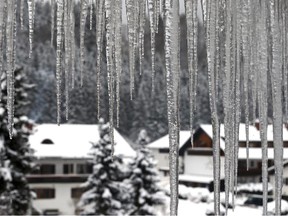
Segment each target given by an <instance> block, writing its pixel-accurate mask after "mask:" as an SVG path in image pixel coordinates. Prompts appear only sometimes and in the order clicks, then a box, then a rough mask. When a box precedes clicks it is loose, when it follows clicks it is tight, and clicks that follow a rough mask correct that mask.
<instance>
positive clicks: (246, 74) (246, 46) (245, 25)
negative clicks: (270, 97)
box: [242, 0, 250, 170]
mask: <svg viewBox="0 0 288 216" xmlns="http://www.w3.org/2000/svg"><path fill="white" fill-rule="evenodd" d="M249 6H250V0H246V1H245V2H244V7H243V10H244V11H243V27H242V34H243V35H242V40H243V42H242V44H243V86H244V87H243V91H244V101H245V102H244V108H245V131H246V155H247V158H248V157H249V156H248V155H249V92H248V84H249V83H248V81H249V56H248V52H249V43H248V42H249V40H248V37H249V34H248V33H249V24H250V23H249V17H250V13H249V10H250V9H249ZM248 164H249V161H248V160H247V161H246V165H247V170H248V169H249V166H248Z"/></svg>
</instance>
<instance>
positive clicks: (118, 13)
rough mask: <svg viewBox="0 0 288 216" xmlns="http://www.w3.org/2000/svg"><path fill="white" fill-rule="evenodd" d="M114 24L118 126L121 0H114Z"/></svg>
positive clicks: (120, 64) (117, 118)
mask: <svg viewBox="0 0 288 216" xmlns="http://www.w3.org/2000/svg"><path fill="white" fill-rule="evenodd" d="M115 4H116V9H115V17H116V26H115V28H116V29H115V56H116V58H115V61H116V63H115V67H116V69H115V70H116V125H117V127H119V115H120V81H121V72H122V28H121V26H122V1H121V0H116V2H115Z"/></svg>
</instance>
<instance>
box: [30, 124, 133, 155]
mask: <svg viewBox="0 0 288 216" xmlns="http://www.w3.org/2000/svg"><path fill="white" fill-rule="evenodd" d="M114 137H115V155H123V156H125V157H134V156H135V155H136V153H135V151H134V150H133V149H132V147H131V146H130V145H129V144H128V143H127V141H126V140H125V139H124V138H123V137H122V136H121V135H120V134H119V132H118V131H117V130H115V129H114ZM44 140H45V141H44ZM98 140H99V130H98V125H84V124H62V125H60V126H58V125H56V124H41V125H38V126H37V127H36V131H35V133H34V134H33V135H31V136H30V138H29V141H30V144H31V147H32V148H33V149H34V150H35V156H36V157H40V158H41V157H62V158H85V157H86V158H87V157H91V156H90V155H89V154H88V153H89V152H90V149H91V146H92V145H91V142H97V141H98ZM43 141H44V142H46V143H47V142H48V143H49V142H51V141H52V143H53V144H41V143H43Z"/></svg>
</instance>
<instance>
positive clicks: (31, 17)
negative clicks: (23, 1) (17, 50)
mask: <svg viewBox="0 0 288 216" xmlns="http://www.w3.org/2000/svg"><path fill="white" fill-rule="evenodd" d="M27 3H28V16H29V44H30V50H29V58H31V56H32V50H33V34H34V16H35V0H28V2H27Z"/></svg>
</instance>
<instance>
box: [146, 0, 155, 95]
mask: <svg viewBox="0 0 288 216" xmlns="http://www.w3.org/2000/svg"><path fill="white" fill-rule="evenodd" d="M155 5H157V1H154V0H148V12H149V19H150V33H151V61H152V68H151V77H152V95H154V91H155V33H156V31H155V29H156V27H155V26H156V24H155V22H156V20H155V11H156V10H157V9H156V10H155Z"/></svg>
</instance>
